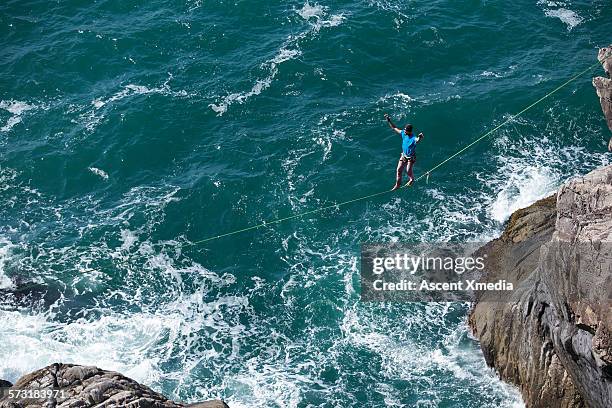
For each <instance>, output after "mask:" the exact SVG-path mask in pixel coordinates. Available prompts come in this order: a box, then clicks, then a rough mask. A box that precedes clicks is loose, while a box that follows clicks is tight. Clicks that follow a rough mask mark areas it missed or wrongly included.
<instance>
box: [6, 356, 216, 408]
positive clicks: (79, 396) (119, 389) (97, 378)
mask: <svg viewBox="0 0 612 408" xmlns="http://www.w3.org/2000/svg"><path fill="white" fill-rule="evenodd" d="M0 387H2V388H5V387H11V388H9V390H13V391H14V393H13V394H12V395H11V394H10V393H9V392H8V390H5V392H4V393H3V395H4V397H3V398H1V399H0V407H2V408H26V407H49V408H51V407H57V408H60V407H70V408H76V407H107V408H111V407H139V408H183V407H190V408H228V406H227V404H225V403H224V402H223V401H220V400H212V401H205V402H200V403H196V404H183V403H180V402H174V401H171V400H169V399H168V398H166V397H164V396H163V395H162V394H160V393H158V392H155V391H153V390H152V389H150V388H149V387H146V386H144V385H142V384H139V383H138V382H136V381H134V380H132V379H130V378H127V377H125V376H123V375H121V374H119V373H116V372H113V371H106V370H101V369H99V368H97V367H93V366H81V365H75V364H61V363H55V364H51V365H49V366H47V367H45V368H41V369H40V370H37V371H34V372H32V373H30V374H27V375H24V376H23V377H21V378H20V379H19V380H18V381H17V382H16V383H15V384H14V385H13V384H11V383H9V382H8V381H4V380H0ZM35 389H41V390H48V391H51V390H56V394H54V395H53V396H54V398H36V395H33V394H30V393H29V390H32V391H33V390H35ZM21 390H23V391H24V394H22V395H21V394H18V392H21ZM30 396H32V397H34V398H29V397H30Z"/></svg>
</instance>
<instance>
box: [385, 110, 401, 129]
mask: <svg viewBox="0 0 612 408" xmlns="http://www.w3.org/2000/svg"><path fill="white" fill-rule="evenodd" d="M385 119H387V123H388V124H389V127H390V128H391V129H393V130H395V132H396V133H402V131H401V130H400V129H399V128H398V127H397V126H395V123H393V121H391V116H389V115H388V114H386V113H385Z"/></svg>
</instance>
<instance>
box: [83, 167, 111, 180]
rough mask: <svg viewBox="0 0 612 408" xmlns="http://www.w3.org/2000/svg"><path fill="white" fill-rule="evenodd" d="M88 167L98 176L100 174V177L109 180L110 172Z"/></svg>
mask: <svg viewBox="0 0 612 408" xmlns="http://www.w3.org/2000/svg"><path fill="white" fill-rule="evenodd" d="M88 169H89V171H91V172H92V173H93V174H95V175H96V176H99V177H101V178H102V179H104V180H108V173H107V172H105V171H104V170H101V169H99V168H97V167H89V168H88Z"/></svg>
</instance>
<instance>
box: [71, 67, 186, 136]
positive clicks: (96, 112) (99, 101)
mask: <svg viewBox="0 0 612 408" xmlns="http://www.w3.org/2000/svg"><path fill="white" fill-rule="evenodd" d="M172 78H173V76H172V74H171V73H170V72H168V78H167V79H166V80H165V81H164V83H163V84H162V85H160V86H158V87H154V88H149V87H147V86H144V85H137V84H127V85H124V86H123V87H122V89H121V90H119V91H117V92H115V93H114V94H113V95H111V96H109V97H98V98H95V99H94V100H92V101H91V104H90V107H89V109H86V110H85V111H84V112H82V113H81V114H80V115H79V122H78V123H83V124H84V125H85V128H86V129H87V130H88V131H93V130H94V129H95V128H96V127H97V126H98V124H99V123H100V122H101V121H102V120H103V119H104V117H105V112H104V109H102V108H104V107H106V106H112V105H113V104H114V103H116V102H119V101H121V100H122V99H125V98H129V97H133V96H138V95H152V94H159V95H165V96H171V97H180V98H183V97H191V96H193V94H189V93H188V92H187V91H185V90H179V91H175V90H173V89H172V88H171V87H170V81H172ZM73 122H74V123H76V122H77V121H75V120H73Z"/></svg>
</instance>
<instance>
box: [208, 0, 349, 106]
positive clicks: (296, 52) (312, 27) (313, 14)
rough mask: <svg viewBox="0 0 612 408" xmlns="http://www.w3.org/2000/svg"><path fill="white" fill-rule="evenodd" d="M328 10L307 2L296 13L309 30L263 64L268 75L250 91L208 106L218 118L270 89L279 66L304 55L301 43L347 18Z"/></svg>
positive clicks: (291, 37) (222, 98)
mask: <svg viewBox="0 0 612 408" xmlns="http://www.w3.org/2000/svg"><path fill="white" fill-rule="evenodd" d="M327 10H328V8H327V7H324V6H321V5H318V4H315V5H310V3H308V2H306V3H305V4H304V6H303V7H302V8H301V9H300V10H297V11H296V13H297V14H298V15H299V16H300V17H302V18H303V19H304V20H306V21H308V23H309V28H308V29H307V30H306V31H303V32H301V33H300V34H297V35H291V36H289V37H288V38H287V39H286V40H285V42H284V43H283V45H282V46H281V47H280V49H279V50H278V52H277V53H276V55H275V56H274V57H272V58H271V59H269V60H267V61H265V62H264V63H262V64H261V69H262V70H264V71H267V75H266V76H265V77H263V78H259V79H257V80H256V81H255V83H254V84H253V86H252V87H251V89H250V90H248V91H243V92H232V93H230V94H228V95H225V96H223V97H220V98H218V101H217V102H216V103H211V104H209V105H208V106H209V107H210V108H211V109H212V110H213V111H214V112H215V113H217V116H222V115H223V114H224V113H225V112H227V109H228V108H229V107H230V106H231V105H232V104H234V103H238V104H242V103H245V102H246V101H247V100H249V99H250V98H251V97H253V96H257V95H259V94H261V93H262V92H263V91H265V90H266V89H268V88H269V87H270V86H271V85H272V82H273V81H274V79H275V78H276V76H277V75H278V72H279V71H278V70H279V66H280V65H281V64H282V63H284V62H286V61H290V60H293V59H295V58H297V57H299V56H300V55H302V51H301V49H300V41H302V40H304V39H305V38H307V37H308V36H310V35H313V34H316V33H318V32H319V31H320V30H321V29H322V28H328V27H336V26H338V25H340V24H341V23H342V21H343V20H344V18H345V17H344V15H343V14H333V15H331V16H329V15H328V12H327Z"/></svg>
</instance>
